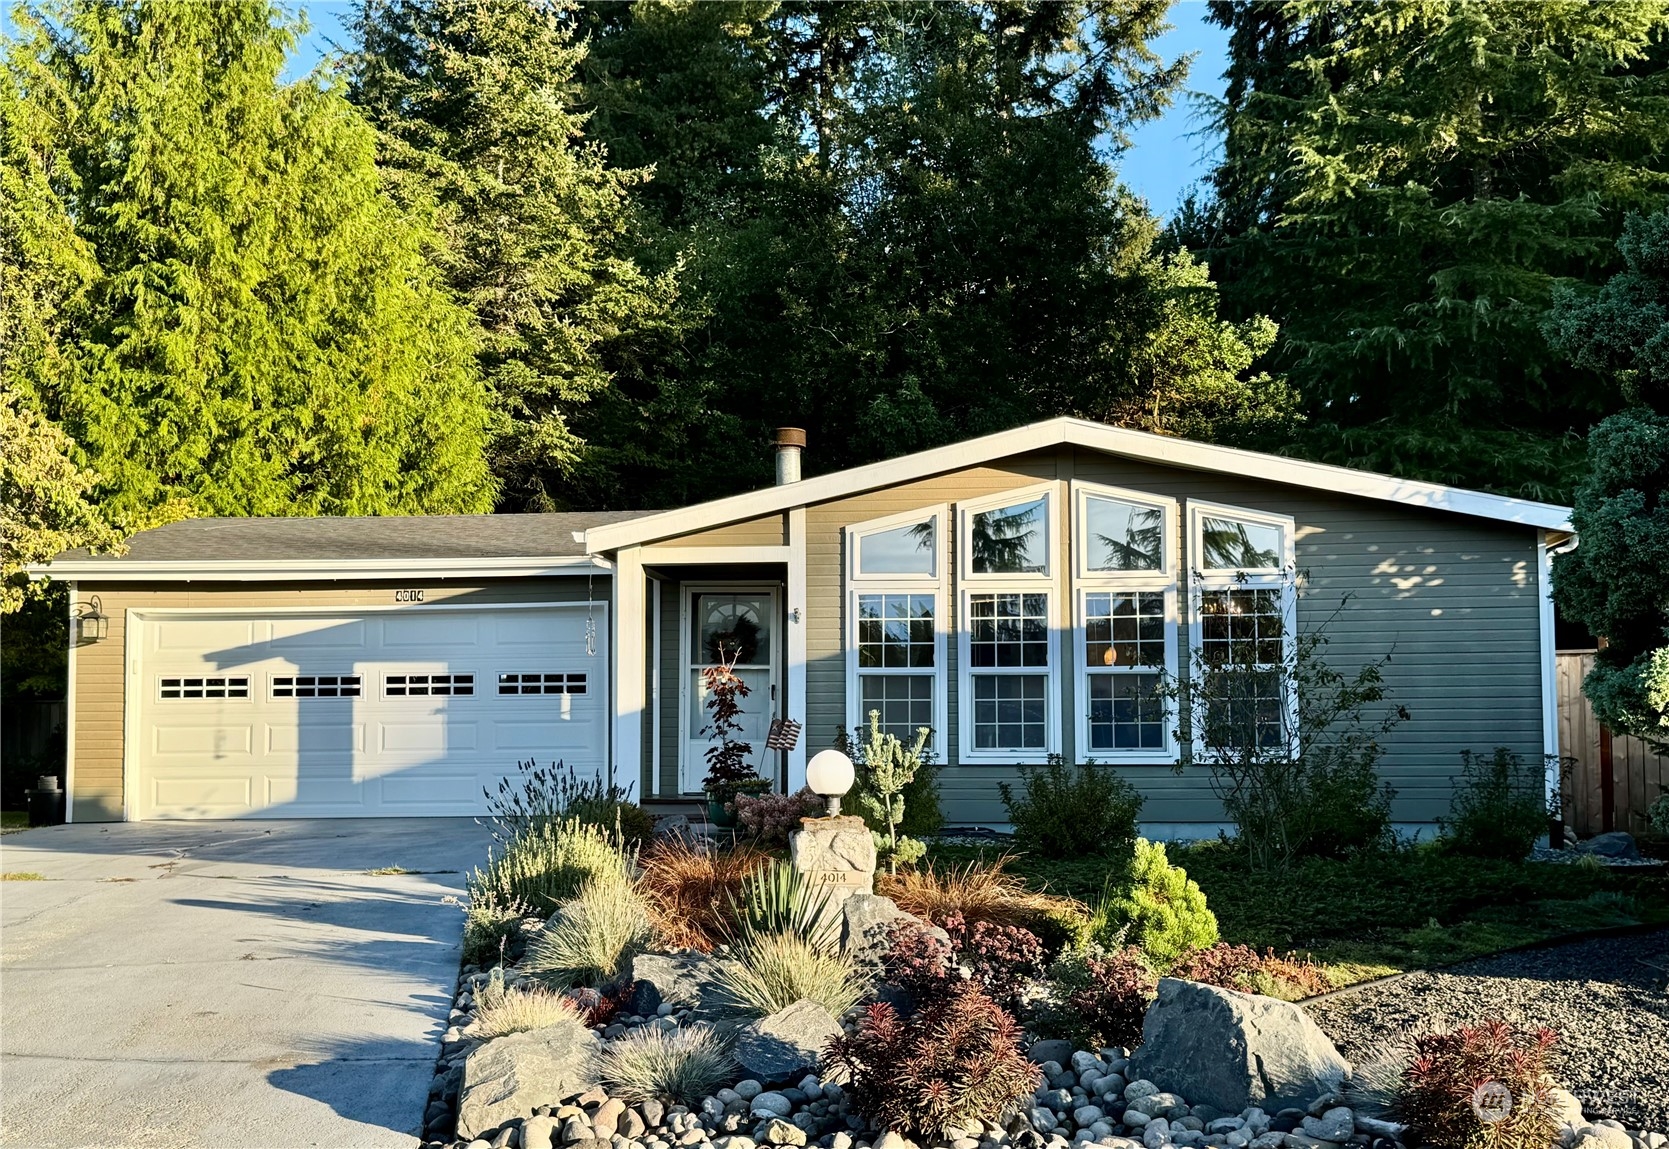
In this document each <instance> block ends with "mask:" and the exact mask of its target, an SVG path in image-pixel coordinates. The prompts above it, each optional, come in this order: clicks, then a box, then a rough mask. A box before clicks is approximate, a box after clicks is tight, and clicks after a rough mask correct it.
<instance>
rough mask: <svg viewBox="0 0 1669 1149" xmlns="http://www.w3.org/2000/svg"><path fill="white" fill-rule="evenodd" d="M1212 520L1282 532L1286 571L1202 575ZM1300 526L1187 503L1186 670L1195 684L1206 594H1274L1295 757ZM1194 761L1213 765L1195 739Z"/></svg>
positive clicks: (1223, 506) (1262, 514)
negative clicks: (1292, 675)
mask: <svg viewBox="0 0 1669 1149" xmlns="http://www.w3.org/2000/svg"><path fill="white" fill-rule="evenodd" d="M1207 515H1210V516H1212V517H1213V518H1229V519H1245V520H1246V521H1247V522H1253V523H1258V524H1260V525H1262V526H1270V527H1275V528H1277V529H1279V530H1280V532H1281V567H1280V569H1273V568H1261V569H1259V570H1256V571H1239V570H1202V569H1201V568H1200V565H1199V564H1198V563H1196V562H1195V559H1196V558H1197V557H1198V556H1199V554H1200V551H1201V550H1202V549H1203V543H1202V542H1201V525H1202V523H1201V520H1202V519H1204V518H1205V517H1206V516H1207ZM1297 533H1298V524H1297V520H1296V519H1293V518H1292V517H1291V516H1288V515H1275V514H1270V513H1268V512H1266V511H1254V510H1250V509H1248V508H1246V507H1236V506H1232V505H1230V504H1228V503H1216V502H1210V501H1208V500H1205V499H1189V500H1188V543H1187V554H1186V555H1184V558H1185V559H1186V560H1187V563H1188V570H1189V579H1188V588H1189V589H1188V598H1189V602H1188V607H1189V610H1188V649H1187V653H1186V654H1185V655H1184V657H1185V658H1186V660H1187V662H1186V670H1187V673H1188V675H1189V677H1190V678H1191V677H1192V676H1193V673H1194V670H1195V663H1194V652H1195V651H1197V650H1199V649H1200V648H1201V643H1202V639H1203V633H1202V632H1203V624H1202V621H1201V619H1202V605H1203V601H1204V597H1205V595H1206V594H1207V593H1215V592H1218V591H1225V590H1275V591H1279V592H1280V595H1281V599H1280V610H1281V667H1280V673H1281V678H1282V689H1283V690H1285V691H1286V694H1287V700H1286V701H1287V707H1286V709H1287V736H1288V741H1289V743H1290V744H1291V747H1292V750H1291V753H1293V754H1294V755H1296V754H1297V753H1298V750H1299V730H1298V691H1297V687H1296V684H1295V683H1293V682H1291V681H1288V677H1289V676H1288V670H1289V668H1290V667H1291V665H1292V660H1293V657H1294V654H1295V652H1296V651H1297V647H1298V566H1297V542H1296V538H1297ZM1199 706H1200V703H1199V702H1198V700H1197V696H1196V702H1195V705H1194V707H1193V708H1192V709H1193V713H1192V714H1190V715H1189V718H1190V721H1191V724H1192V725H1193V727H1194V729H1196V730H1197V729H1198V728H1199V724H1200V711H1199ZM1192 749H1193V757H1194V761H1196V762H1205V761H1208V760H1209V755H1207V754H1205V753H1204V752H1203V751H1202V750H1201V748H1200V747H1199V744H1198V739H1197V737H1196V739H1195V744H1194V746H1193V748H1192Z"/></svg>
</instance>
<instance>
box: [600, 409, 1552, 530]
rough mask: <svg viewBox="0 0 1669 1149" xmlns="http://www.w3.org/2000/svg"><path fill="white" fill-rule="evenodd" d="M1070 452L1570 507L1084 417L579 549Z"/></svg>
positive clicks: (774, 490)
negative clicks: (1057, 450)
mask: <svg viewBox="0 0 1669 1149" xmlns="http://www.w3.org/2000/svg"><path fill="white" fill-rule="evenodd" d="M1068 444H1070V445H1072V446H1076V447H1085V448H1088V449H1090V450H1096V451H1105V452H1106V453H1108V454H1112V455H1121V456H1125V457H1129V458H1135V459H1142V460H1144V461H1147V462H1151V463H1157V464H1160V465H1163V466H1171V467H1182V468H1185V469H1188V470H1195V471H1207V472H1213V473H1216V474H1225V475H1235V476H1238V477H1245V476H1248V475H1253V476H1256V477H1257V478H1259V479H1263V480H1267V481H1269V482H1275V483H1285V484H1287V485H1289V486H1297V487H1309V488H1312V489H1315V490H1321V491H1329V492H1332V493H1334V494H1339V495H1354V496H1357V497H1360V498H1366V499H1378V500H1380V501H1383V502H1390V503H1399V504H1401V505H1404V506H1411V507H1424V508H1428V509H1431V510H1437V511H1447V512H1450V513H1453V514H1462V515H1473V516H1475V517H1477V518H1484V519H1495V520H1498V521H1500V522H1509V523H1520V524H1522V525H1524V526H1528V527H1545V528H1547V529H1550V530H1559V531H1568V530H1570V529H1571V526H1570V513H1571V511H1570V508H1569V507H1562V506H1555V505H1553V504H1550V503H1537V502H1532V501H1530V500H1528V499H1513V498H1508V497H1506V496H1504V495H1491V494H1487V493H1485V492H1483V491H1469V490H1466V489H1464V488H1460V487H1449V486H1444V485H1443V484H1441V483H1426V482H1420V481H1418V480H1415V479H1399V478H1395V477H1394V476H1391V475H1380V474H1375V473H1373V472H1371V471H1357V470H1352V469H1350V468H1348V467H1335V466H1331V465H1329V464H1325V463H1310V462H1306V461H1304V460H1302V459H1288V458H1283V457H1281V456H1279V455H1266V454H1261V453H1259V452H1257V451H1243V450H1239V449H1237V448H1234V447H1220V446H1217V445H1215V444H1210V443H1195V442H1192V441H1190V440H1187V439H1176V438H1171V437H1169V436H1165V435H1152V434H1148V433H1147V432H1144V431H1131V430H1127V429H1126V428H1123V427H1109V426H1106V425H1105V424H1102V423H1092V422H1089V421H1088V420H1084V419H1072V418H1058V419H1048V420H1045V421H1043V422H1040V423H1031V424H1028V425H1026V426H1023V427H1016V428H1014V429H1013V430H1009V431H1000V432H998V433H996V434H994V435H984V436H981V437H979V438H977V439H967V440H964V441H963V442H960V443H952V444H950V445H949V446H945V447H936V448H934V449H932V450H929V451H918V452H917V453H915V454H913V455H904V456H902V457H900V458H897V459H888V460H886V461H884V462H880V463H870V464H868V465H866V466H862V467H851V468H848V469H846V470H844V471H835V472H832V473H830V474H827V475H818V476H815V477H813V478H809V479H802V480H800V481H799V482H798V483H790V484H787V485H785V486H773V487H766V488H764V489H762V490H758V491H750V492H748V493H747V494H742V495H732V496H731V497H729V498H725V499H714V500H713V501H711V502H707V503H699V504H697V505H695V506H693V507H685V508H682V509H679V510H675V511H663V512H662V513H660V514H655V515H645V516H643V517H642V518H638V519H629V520H627V521H625V522H621V523H610V524H607V525H604V526H599V527H593V528H591V529H590V530H588V531H586V532H585V543H586V549H587V550H588V551H590V552H591V553H593V554H596V553H599V552H603V551H611V550H614V549H616V548H619V547H622V546H629V545H631V544H633V543H644V542H650V541H652V540H655V539H663V538H670V537H673V536H675V535H682V534H689V533H692V532H695V531H701V530H707V529H709V528H712V527H717V526H723V525H724V524H726V523H733V522H738V521H740V520H743V519H751V518H756V517H759V516H761V515H769V514H778V513H781V512H782V511H784V510H787V509H788V508H789V507H797V506H809V505H811V504H813V503H819V502H826V501H828V500H830V499H839V498H844V497H846V496H848V495H854V494H859V493H861V492H863V491H870V490H875V489H877V488H880V487H889V486H896V485H898V484H901V483H908V482H913V481H915V480H916V479H921V478H925V477H927V476H929V475H935V474H939V473H941V472H944V471H953V470H957V469H959V468H962V467H973V466H980V465H986V464H990V463H991V462H992V461H993V460H997V459H1002V458H1005V457H1007V456H1011V455H1018V454H1023V453H1025V452H1027V451H1036V450H1043V449H1046V448H1049V447H1055V446H1063V445H1068Z"/></svg>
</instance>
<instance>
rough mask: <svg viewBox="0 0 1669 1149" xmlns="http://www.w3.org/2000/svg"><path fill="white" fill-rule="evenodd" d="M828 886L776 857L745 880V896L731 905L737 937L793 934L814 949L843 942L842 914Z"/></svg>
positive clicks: (743, 882)
mask: <svg viewBox="0 0 1669 1149" xmlns="http://www.w3.org/2000/svg"><path fill="white" fill-rule="evenodd" d="M829 898H830V895H829V891H828V889H827V887H823V886H819V885H817V884H815V883H813V882H812V880H811V879H810V878H809V877H807V876H806V875H805V874H804V873H802V872H801V871H799V870H797V869H795V868H794V867H793V866H792V865H791V864H789V863H788V862H785V861H783V860H782V859H780V858H773V859H772V860H771V861H770V863H769V864H768V865H765V866H762V867H760V868H759V869H757V870H754V871H753V872H752V873H750V874H748V875H747V876H746V877H744V878H743V879H742V892H741V896H740V897H739V898H737V899H736V900H735V901H734V902H733V903H732V905H731V913H732V915H733V916H734V918H735V920H736V923H737V937H738V938H739V939H740V941H741V943H742V944H744V945H745V944H746V943H747V940H748V938H749V937H751V936H753V935H760V934H763V935H770V934H785V933H786V934H793V935H795V936H796V937H799V938H801V939H803V940H804V941H805V942H806V944H807V945H809V946H810V947H811V948H813V949H815V950H818V951H821V952H827V951H830V950H833V949H835V948H836V946H837V945H838V944H839V942H840V932H839V929H840V914H839V912H838V910H837V909H836V908H834V907H833V905H832V903H831V902H830V900H829Z"/></svg>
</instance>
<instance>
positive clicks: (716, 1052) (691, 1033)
mask: <svg viewBox="0 0 1669 1149" xmlns="http://www.w3.org/2000/svg"><path fill="white" fill-rule="evenodd" d="M600 1069H601V1076H602V1081H603V1084H604V1085H606V1086H608V1094H609V1096H610V1097H618V1098H619V1099H620V1100H622V1101H624V1102H626V1103H627V1104H631V1105H636V1104H638V1103H640V1102H644V1101H666V1102H670V1103H672V1104H674V1105H687V1106H691V1107H695V1106H699V1105H700V1104H701V1102H702V1100H703V1099H704V1098H707V1097H711V1096H712V1095H713V1094H714V1093H715V1092H717V1091H718V1090H720V1089H722V1088H724V1086H726V1085H728V1084H730V1082H732V1081H734V1080H735V1070H736V1062H735V1061H734V1060H733V1059H732V1058H731V1056H730V1049H729V1046H728V1044H727V1043H726V1041H725V1038H724V1035H723V1034H721V1033H719V1032H718V1031H717V1030H716V1029H714V1028H713V1027H712V1026H710V1025H686V1026H684V1027H683V1028H681V1029H674V1030H672V1031H670V1032H668V1031H667V1030H662V1029H653V1028H647V1027H646V1028H639V1029H634V1030H632V1031H630V1032H629V1033H627V1034H626V1036H624V1037H622V1038H620V1039H619V1040H617V1041H611V1042H609V1043H608V1044H607V1045H605V1046H604V1047H603V1053H602V1058H601V1061H600Z"/></svg>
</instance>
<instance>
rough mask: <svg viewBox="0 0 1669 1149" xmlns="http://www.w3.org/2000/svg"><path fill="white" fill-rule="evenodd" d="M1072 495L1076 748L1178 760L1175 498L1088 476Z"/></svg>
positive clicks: (1120, 758)
mask: <svg viewBox="0 0 1669 1149" xmlns="http://www.w3.org/2000/svg"><path fill="white" fill-rule="evenodd" d="M1072 498H1073V514H1072V524H1073V537H1072V554H1073V575H1074V580H1075V584H1076V585H1075V586H1074V588H1073V589H1074V601H1075V603H1076V606H1077V616H1076V618H1075V619H1074V620H1073V638H1074V642H1075V644H1076V653H1077V665H1078V681H1077V712H1078V713H1077V740H1078V753H1079V756H1080V757H1084V758H1094V759H1096V760H1098V761H1104V762H1113V763H1116V762H1126V763H1156V762H1174V761H1175V760H1176V756H1177V748H1176V737H1175V728H1176V722H1175V716H1174V714H1173V712H1172V709H1171V707H1170V706H1169V705H1168V704H1167V702H1166V699H1165V695H1164V690H1163V688H1164V686H1165V679H1166V677H1167V676H1168V675H1172V674H1174V673H1175V669H1174V668H1175V667H1176V665H1177V629H1178V594H1177V583H1178V579H1177V573H1178V565H1177V561H1176V539H1177V525H1176V502H1175V501H1174V500H1172V499H1167V498H1163V497H1161V496H1156V495H1150V494H1146V493H1144V492H1140V491H1128V490H1124V489H1122V488H1119V487H1107V486H1102V485H1100V484H1096V483H1085V482H1074V483H1073V484H1072Z"/></svg>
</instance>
